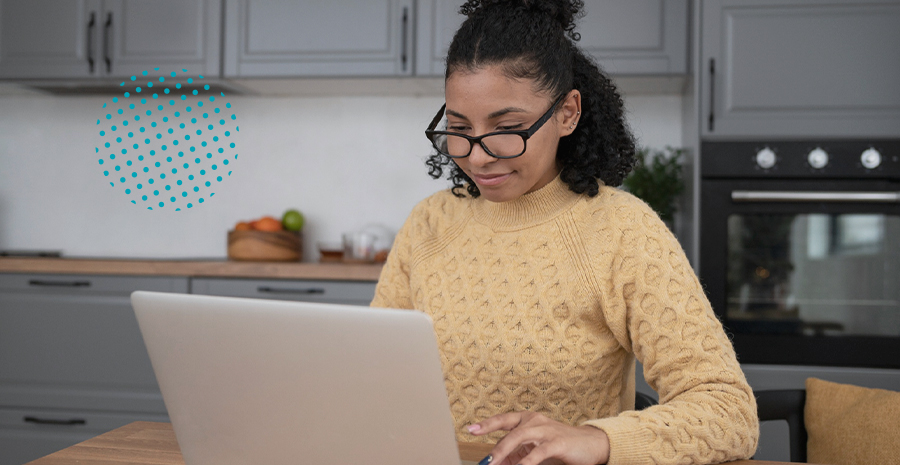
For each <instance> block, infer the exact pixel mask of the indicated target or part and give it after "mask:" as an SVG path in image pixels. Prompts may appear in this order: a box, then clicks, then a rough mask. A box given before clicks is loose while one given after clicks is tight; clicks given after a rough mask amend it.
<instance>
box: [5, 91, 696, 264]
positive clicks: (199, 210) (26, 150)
mask: <svg viewBox="0 0 900 465" xmlns="http://www.w3.org/2000/svg"><path fill="white" fill-rule="evenodd" d="M625 100H626V106H627V108H628V111H629V114H628V118H629V122H630V124H631V126H632V129H633V130H634V131H635V135H636V136H637V137H638V139H639V142H640V143H641V144H642V145H645V146H650V147H658V148H661V147H663V146H665V145H673V146H678V145H680V144H681V98H680V97H679V96H675V95H634V96H626V98H625ZM105 101H107V99H106V98H102V97H59V96H10V95H7V96H2V95H0V249H51V250H61V251H62V252H63V254H64V255H67V256H103V257H150V258H168V257H171V258H176V257H177V258H187V257H194V258H197V257H204V258H224V257H225V251H226V231H227V230H228V229H230V228H231V227H232V226H233V225H234V224H235V223H236V222H237V221H239V220H249V219H254V218H257V217H259V216H262V215H274V216H278V217H280V215H281V214H282V213H283V212H284V210H286V209H287V208H298V209H299V210H301V211H302V212H303V213H304V214H305V216H306V220H307V226H306V227H305V228H304V241H305V243H304V261H316V260H317V259H318V253H317V251H316V248H315V244H316V242H317V241H319V240H339V238H340V234H341V233H342V232H344V231H349V230H353V229H357V228H360V227H362V226H364V225H366V224H369V223H382V224H384V225H386V226H388V227H390V228H391V229H393V230H396V229H398V228H399V227H400V226H401V225H402V223H403V221H404V219H405V217H406V215H407V214H408V213H409V211H410V210H411V209H412V207H413V206H414V205H415V204H416V202H417V201H418V200H420V199H422V198H423V197H425V196H427V195H429V194H431V193H433V192H435V191H437V190H439V189H443V188H446V187H447V185H448V184H447V182H446V181H445V180H432V179H431V178H430V177H429V176H428V175H427V174H426V169H425V165H424V159H425V157H426V156H427V154H428V153H429V148H430V145H429V143H428V141H427V140H426V138H425V137H424V135H423V131H424V129H425V126H426V125H427V124H428V121H430V119H431V118H432V117H433V116H434V112H435V111H437V109H438V108H439V107H440V105H441V104H442V103H443V99H442V97H441V96H439V95H431V96H417V97H414V96H409V97H396V96H390V97H388V96H361V97H235V98H234V99H233V103H234V109H235V112H236V114H237V115H238V116H239V118H240V119H239V123H240V127H241V131H240V133H239V134H238V135H237V144H238V148H239V149H240V150H241V151H240V152H239V153H240V159H239V163H236V164H235V165H234V167H233V174H232V176H231V178H230V179H227V181H226V182H224V183H223V185H222V187H221V188H220V189H219V191H218V192H216V195H215V197H214V198H213V199H211V200H210V201H208V202H206V203H205V204H203V205H199V206H197V207H195V208H193V209H191V210H185V211H181V212H174V211H161V210H154V211H148V210H146V209H144V208H143V207H137V206H135V205H132V204H131V203H129V202H127V201H126V199H125V196H124V195H121V194H119V193H118V192H117V191H114V190H113V188H112V187H110V186H109V184H108V182H107V180H106V179H104V177H103V174H102V170H100V169H98V165H97V160H96V158H97V157H96V156H95V154H94V147H95V145H96V144H97V141H98V136H96V131H95V127H94V126H95V123H96V118H97V116H98V111H99V109H100V107H101V105H102V104H103V102H105Z"/></svg>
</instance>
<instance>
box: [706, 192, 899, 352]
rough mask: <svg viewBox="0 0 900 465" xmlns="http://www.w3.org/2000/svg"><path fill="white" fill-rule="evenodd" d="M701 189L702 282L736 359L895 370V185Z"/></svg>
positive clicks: (896, 292) (897, 233)
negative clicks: (732, 345)
mask: <svg viewBox="0 0 900 465" xmlns="http://www.w3.org/2000/svg"><path fill="white" fill-rule="evenodd" d="M702 186H703V188H702V192H703V196H702V199H701V212H702V217H701V221H702V224H701V237H700V244H701V248H700V253H701V260H700V278H701V281H702V282H703V285H704V286H705V288H706V290H707V293H708V296H709V298H710V301H711V303H712V306H713V308H714V309H715V311H716V314H717V315H718V316H719V318H720V319H721V321H722V323H723V324H724V326H725V327H726V330H727V331H728V332H729V333H731V334H733V341H734V346H735V350H736V351H737V354H738V359H739V360H740V361H741V363H766V364H790V365H830V366H856V367H861V366H867V367H882V368H900V183H898V182H891V181H879V180H866V181H850V180H846V181H833V180H765V179H756V180H734V179H728V180H721V179H720V180H704V181H703V185H702Z"/></svg>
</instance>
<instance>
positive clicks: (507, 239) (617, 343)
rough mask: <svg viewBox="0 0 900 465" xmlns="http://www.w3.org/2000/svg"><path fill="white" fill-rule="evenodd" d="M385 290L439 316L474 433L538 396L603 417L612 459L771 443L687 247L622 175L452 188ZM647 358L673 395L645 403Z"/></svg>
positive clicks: (693, 458) (565, 417) (672, 457)
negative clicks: (602, 181)
mask: <svg viewBox="0 0 900 465" xmlns="http://www.w3.org/2000/svg"><path fill="white" fill-rule="evenodd" d="M372 305H373V306H376V307H391V308H407V309H418V310H421V311H424V312H426V313H427V314H429V315H430V316H431V317H432V319H433V320H434V328H435V333H436V334H437V338H438V346H439V348H440V352H441V361H442V364H443V371H444V377H445V380H446V385H447V391H448V395H449V398H450V407H451V411H452V414H453V417H454V421H455V426H456V432H457V438H458V439H459V440H464V441H477V440H482V439H485V440H486V439H488V438H484V437H482V438H476V437H475V436H472V435H470V434H468V433H467V432H466V430H465V426H466V425H469V424H471V423H474V422H476V421H479V420H483V419H485V418H487V417H489V416H491V415H495V414H498V413H504V412H510V411H518V410H530V411H535V412H540V413H543V414H545V415H547V416H548V417H550V418H553V419H556V420H559V421H561V422H564V423H568V424H572V425H578V424H589V425H592V426H595V427H597V428H601V429H603V430H604V431H605V432H606V434H607V435H608V436H609V440H610V451H611V453H610V461H609V463H611V464H624V463H629V464H630V463H635V464H644V463H657V464H676V463H679V464H681V463H717V462H723V461H727V460H734V459H740V458H747V457H749V456H750V455H752V454H753V452H754V451H755V450H756V443H757V438H758V434H759V424H758V420H757V416H756V401H755V399H754V398H753V394H752V391H751V390H750V387H749V386H748V385H747V382H746V380H745V378H744V375H743V372H742V371H741V369H740V366H739V365H738V363H737V361H736V358H735V354H734V350H733V349H732V346H731V343H730V341H729V340H728V338H727V336H726V335H725V333H724V331H723V329H722V326H721V324H720V323H719V321H718V320H717V319H716V317H715V315H714V314H713V312H712V310H711V308H710V305H709V302H708V301H707V299H706V297H705V295H704V294H703V290H702V289H701V287H700V284H699V282H698V280H697V278H696V276H695V275H694V273H693V270H692V269H691V267H690V265H689V263H688V261H687V259H686V257H685V255H684V252H683V251H682V249H681V247H680V245H679V244H678V242H677V240H676V239H675V238H674V237H673V236H672V235H671V234H670V232H669V230H668V229H667V228H666V226H665V225H664V224H663V223H662V221H660V220H659V217H658V216H657V215H656V214H655V213H654V212H653V211H652V210H651V209H650V208H649V207H647V205H645V204H644V203H643V202H641V201H640V200H638V199H637V198H635V197H634V196H632V195H630V194H628V193H625V192H622V191H620V190H618V189H615V188H610V187H601V189H600V193H599V194H598V195H597V196H595V197H593V198H591V197H588V196H586V195H579V194H575V193H573V192H571V191H570V190H569V189H568V187H567V186H566V185H565V184H564V183H563V182H562V181H561V180H560V179H559V177H557V178H556V179H555V180H554V181H552V182H551V183H550V184H548V185H547V186H545V187H543V188H541V189H539V190H537V191H535V192H532V193H530V194H526V195H524V196H522V197H520V198H519V199H516V200H513V201H510V202H505V203H494V202H490V201H488V200H485V199H484V198H477V199H472V198H471V197H466V198H458V197H455V196H453V195H452V194H451V193H450V192H449V191H443V192H439V193H437V194H435V195H433V196H431V197H429V198H427V199H425V200H424V201H422V202H421V203H420V204H419V205H417V206H416V207H415V209H414V210H413V212H412V214H411V215H410V216H409V218H408V219H407V221H406V223H405V224H404V225H403V227H402V228H401V230H400V231H399V233H398V234H397V238H396V240H395V243H394V247H393V249H392V250H391V253H390V256H389V258H388V261H387V264H386V265H385V268H384V270H383V271H382V274H381V279H380V281H379V282H378V287H377V289H376V293H375V299H374V300H373V302H372ZM635 357H637V359H638V360H640V361H641V362H642V363H643V366H644V377H645V378H646V380H647V382H648V383H649V385H650V386H651V387H652V388H653V389H654V390H656V392H657V393H659V396H660V401H661V405H658V406H654V407H651V408H649V409H647V410H644V411H641V412H634V411H629V410H632V409H633V406H634V366H635V365H634V360H635ZM498 437H502V435H492V436H491V437H490V439H491V440H496V439H497V438H498Z"/></svg>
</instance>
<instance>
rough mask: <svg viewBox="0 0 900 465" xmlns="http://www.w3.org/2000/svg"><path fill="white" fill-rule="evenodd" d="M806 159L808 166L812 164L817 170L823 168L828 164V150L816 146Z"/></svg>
mask: <svg viewBox="0 0 900 465" xmlns="http://www.w3.org/2000/svg"><path fill="white" fill-rule="evenodd" d="M806 161H808V162H809V166H812V167H813V168H815V169H817V170H820V169H822V168H825V167H826V166H827V165H828V152H826V151H824V150H822V149H821V148H819V147H816V148H814V149H812V151H810V152H809V155H807V157H806Z"/></svg>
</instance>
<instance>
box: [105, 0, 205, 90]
mask: <svg viewBox="0 0 900 465" xmlns="http://www.w3.org/2000/svg"><path fill="white" fill-rule="evenodd" d="M103 4H104V11H103V17H102V19H103V28H104V38H106V39H107V40H108V43H105V44H102V46H101V50H103V51H104V52H105V53H106V54H107V55H108V57H109V62H110V65H109V67H108V68H107V67H106V62H105V59H106V57H104V63H103V67H102V68H103V70H102V71H103V73H104V74H107V75H109V76H115V77H128V76H132V75H137V74H139V73H140V72H142V71H145V70H146V71H149V72H150V73H153V68H160V71H163V72H167V71H175V70H179V71H180V70H181V69H187V70H188V72H189V73H190V74H200V75H204V77H205V76H206V75H208V76H218V75H219V62H220V60H219V57H220V46H219V44H220V39H221V27H220V25H221V19H222V5H221V3H220V2H219V1H218V0H190V1H185V0H153V1H152V2H148V1H146V0H105V1H104V3H103Z"/></svg>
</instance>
